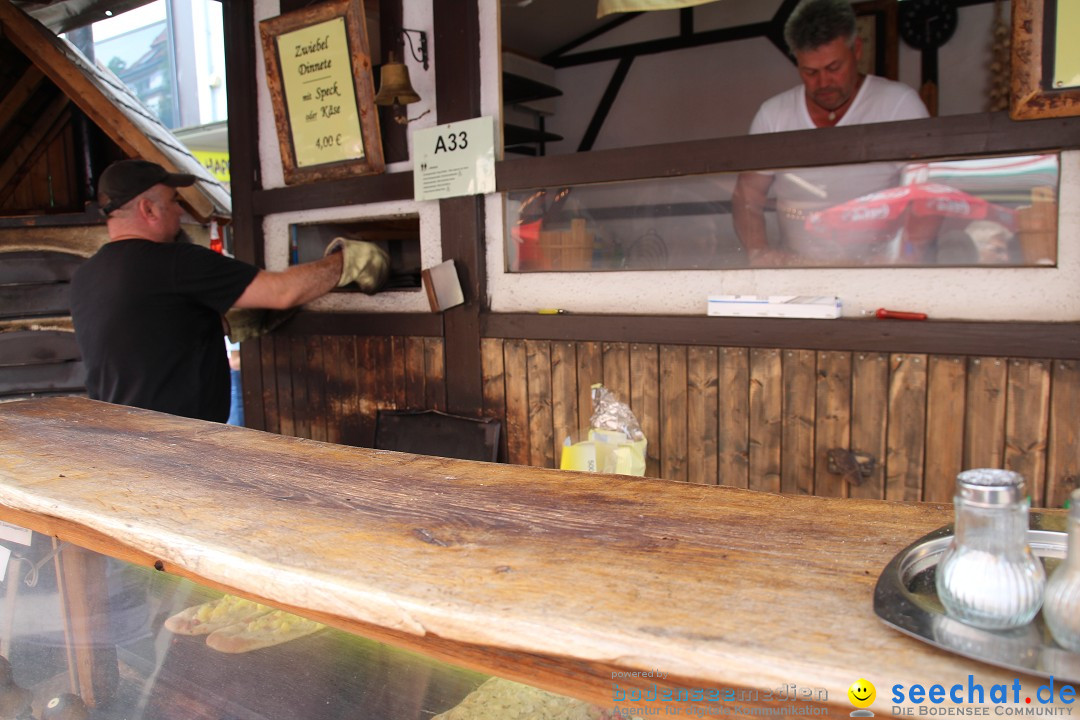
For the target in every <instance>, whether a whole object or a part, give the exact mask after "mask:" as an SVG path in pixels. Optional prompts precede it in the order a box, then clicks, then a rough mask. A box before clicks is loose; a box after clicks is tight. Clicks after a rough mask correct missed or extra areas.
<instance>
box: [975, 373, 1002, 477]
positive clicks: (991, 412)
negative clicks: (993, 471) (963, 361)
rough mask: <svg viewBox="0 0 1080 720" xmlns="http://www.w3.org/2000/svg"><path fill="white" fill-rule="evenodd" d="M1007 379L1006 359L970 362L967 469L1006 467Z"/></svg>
mask: <svg viewBox="0 0 1080 720" xmlns="http://www.w3.org/2000/svg"><path fill="white" fill-rule="evenodd" d="M1007 377H1008V366H1007V365H1006V361H1005V359H1004V358H1000V357H976V358H971V359H970V360H968V381H967V422H966V423H965V426H964V467H965V468H981V467H982V468H1000V467H1004V462H1005V397H1006V381H1007Z"/></svg>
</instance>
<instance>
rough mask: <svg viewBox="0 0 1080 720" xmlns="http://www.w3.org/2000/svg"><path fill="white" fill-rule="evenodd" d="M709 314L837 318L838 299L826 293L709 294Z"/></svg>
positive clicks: (838, 311) (838, 309)
mask: <svg viewBox="0 0 1080 720" xmlns="http://www.w3.org/2000/svg"><path fill="white" fill-rule="evenodd" d="M708 314H709V315H714V316H723V317H782V318H826V319H835V318H838V317H840V298H838V297H831V296H827V295H768V296H765V295H710V296H709V309H708Z"/></svg>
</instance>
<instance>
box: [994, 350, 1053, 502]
mask: <svg viewBox="0 0 1080 720" xmlns="http://www.w3.org/2000/svg"><path fill="white" fill-rule="evenodd" d="M1005 406H1006V408H1007V415H1006V416H1005V467H1006V468H1007V469H1009V470H1014V471H1016V472H1018V473H1020V474H1021V475H1023V476H1024V478H1025V479H1026V480H1027V486H1028V492H1029V493H1030V494H1031V504H1032V506H1033V507H1042V504H1043V498H1044V497H1046V446H1047V442H1048V436H1049V432H1050V362H1049V361H1048V360H1027V359H1017V360H1011V361H1009V381H1008V398H1007V399H1006V402H1005Z"/></svg>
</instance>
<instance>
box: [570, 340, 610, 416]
mask: <svg viewBox="0 0 1080 720" xmlns="http://www.w3.org/2000/svg"><path fill="white" fill-rule="evenodd" d="M575 347H576V348H577V384H578V430H579V431H582V432H583V431H585V430H588V428H589V419H590V418H592V413H593V402H592V386H593V385H595V384H596V383H603V382H604V355H603V349H602V346H601V344H600V343H598V342H579V343H576V344H575Z"/></svg>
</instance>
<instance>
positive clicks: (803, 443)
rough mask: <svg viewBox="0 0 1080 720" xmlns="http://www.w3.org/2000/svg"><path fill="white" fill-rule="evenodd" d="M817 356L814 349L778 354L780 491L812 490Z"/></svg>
mask: <svg viewBox="0 0 1080 720" xmlns="http://www.w3.org/2000/svg"><path fill="white" fill-rule="evenodd" d="M816 355H817V354H816V353H815V352H814V351H813V350H784V351H783V352H782V353H781V355H780V369H781V370H780V371H781V373H782V377H781V382H782V383H783V389H782V398H783V400H782V412H783V420H782V421H781V428H782V430H781V437H782V440H781V441H780V448H781V450H780V490H781V491H782V492H786V493H794V494H799V495H812V494H813V493H814V454H815V448H814V436H815V432H814V429H815V428H814V424H815V417H816V416H815V413H816V408H815V395H816V393H817V388H816V385H817V382H816V380H817V378H816V373H817V362H816Z"/></svg>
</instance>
